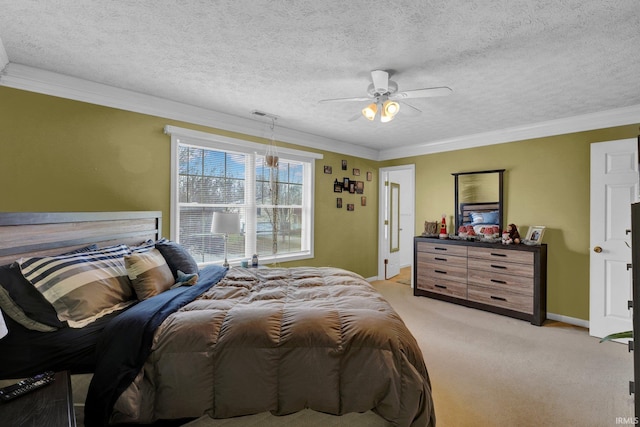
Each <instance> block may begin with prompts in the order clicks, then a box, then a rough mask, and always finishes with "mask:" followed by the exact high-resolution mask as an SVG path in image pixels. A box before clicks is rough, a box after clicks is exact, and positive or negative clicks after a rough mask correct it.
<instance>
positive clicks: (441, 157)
mask: <svg viewBox="0 0 640 427" xmlns="http://www.w3.org/2000/svg"><path fill="white" fill-rule="evenodd" d="M167 124H171V125H175V126H182V127H186V128H191V129H196V130H202V131H207V132H211V133H219V134H222V135H225V136H231V137H236V138H244V139H247V140H250V141H255V142H266V141H264V140H262V139H260V138H256V137H249V136H242V135H239V134H234V133H229V132H223V131H219V130H216V129H210V128H206V127H203V126H197V125H193V124H189V123H183V122H177V121H174V120H168V119H164V118H160V117H154V116H148V115H144V114H137V113H131V112H127V111H123V110H118V109H114V108H108V107H102V106H97V105H92V104H87V103H82V102H77V101H72V100H67V99H61V98H56V97H51V96H46V95H41V94H36V93H31V92H25V91H21V90H16V89H10V88H5V87H0V132H1V133H0V147H1V148H2V156H1V157H0V182H2V190H1V194H0V210H2V211H10V212H20V211H23V212H24V211H36V212H38V211H40V212H44V211H109V210H160V211H162V212H163V216H164V219H165V221H164V229H163V233H164V235H167V236H168V233H169V221H170V220H171V218H170V210H169V203H170V200H169V198H170V166H169V165H170V138H169V137H168V136H167V135H164V133H163V128H164V126H165V125H167ZM637 134H638V126H637V125H633V126H623V127H617V128H612V129H602V130H597V131H591V132H580V133H574V134H569V135H561V136H555V137H548V138H539V139H532V140H527V141H521V142H512V143H508V144H498V145H492V146H487V147H480V148H474V149H467V150H458V151H453V152H447V153H438V154H430V155H423V156H416V157H412V158H405V159H398V160H394V161H387V162H375V161H371V160H366V159H362V158H357V157H352V156H344V155H340V154H336V153H332V152H326V151H319V150H312V149H308V148H305V147H296V146H295V145H288V144H282V145H288V146H291V147H292V148H300V149H303V150H309V151H316V152H321V153H322V154H323V155H324V159H322V160H318V161H317V162H316V170H315V172H316V186H315V204H314V216H315V248H314V249H315V257H314V259H311V260H300V261H296V262H290V263H286V264H285V265H287V266H292V265H318V266H320V265H331V266H336V267H343V268H347V269H350V270H353V271H356V272H358V273H360V274H362V275H363V276H365V277H373V276H376V275H377V266H376V263H377V218H378V207H377V206H378V196H377V195H378V192H377V187H378V174H377V171H378V168H379V167H383V166H395V165H403V164H415V165H416V230H422V229H423V223H424V221H425V220H432V221H433V220H438V221H439V219H440V215H441V214H442V213H443V212H446V213H447V214H448V215H449V227H451V224H452V222H453V221H452V219H451V218H452V217H453V212H454V210H453V177H452V176H451V173H452V172H464V171H473V170H486V169H502V168H504V169H506V170H507V171H506V173H505V220H506V221H508V222H513V223H515V224H517V225H518V227H519V229H520V232H521V233H522V234H524V233H526V231H527V228H528V227H529V226H530V225H544V226H546V227H547V229H546V232H545V235H544V242H546V243H547V244H548V245H549V267H548V301H547V304H548V310H549V312H551V313H555V314H559V315H563V316H568V317H573V318H577V319H588V318H589V156H590V151H589V146H590V144H591V143H593V142H600V141H610V140H615V139H622V138H631V137H635V136H636V135H637ZM342 160H346V161H347V166H348V170H347V171H342V170H341V162H342ZM325 165H328V166H331V167H332V174H325V173H324V166H325ZM353 168H357V169H360V173H361V175H360V176H354V175H353ZM367 171H371V172H372V173H373V181H366V172H367ZM343 177H349V178H350V179H354V180H359V181H364V183H365V192H364V196H366V197H367V206H361V205H360V197H361V195H359V194H349V193H348V192H347V193H345V192H343V193H334V192H333V182H334V181H335V179H338V180H341V179H342V178H343ZM337 197H342V198H343V207H342V209H337V208H336V207H335V206H336V198H337ZM348 203H353V204H354V205H355V210H354V211H353V212H348V211H347V210H346V205H347V204H348Z"/></svg>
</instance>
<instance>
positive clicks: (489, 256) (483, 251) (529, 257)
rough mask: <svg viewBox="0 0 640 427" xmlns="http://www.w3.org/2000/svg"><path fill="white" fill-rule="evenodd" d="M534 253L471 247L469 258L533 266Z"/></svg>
mask: <svg viewBox="0 0 640 427" xmlns="http://www.w3.org/2000/svg"><path fill="white" fill-rule="evenodd" d="M533 255H534V254H533V252H526V251H520V250H513V249H511V250H509V249H494V248H477V247H469V258H480V259H486V260H491V261H506V262H519V263H522V264H533Z"/></svg>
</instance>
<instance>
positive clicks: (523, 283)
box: [469, 270, 534, 298]
mask: <svg viewBox="0 0 640 427" xmlns="http://www.w3.org/2000/svg"><path fill="white" fill-rule="evenodd" d="M469 284H470V285H480V286H485V287H489V288H494V289H502V290H505V291H510V292H517V293H521V294H525V295H528V296H529V297H530V298H531V297H532V296H533V288H534V280H533V277H529V276H519V275H515V274H503V273H495V272H493V271H484V270H469Z"/></svg>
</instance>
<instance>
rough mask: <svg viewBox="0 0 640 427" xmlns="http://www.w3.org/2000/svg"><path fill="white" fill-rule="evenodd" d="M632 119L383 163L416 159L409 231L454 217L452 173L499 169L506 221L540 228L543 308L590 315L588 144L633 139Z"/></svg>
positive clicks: (580, 316) (522, 229)
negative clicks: (544, 253) (544, 262)
mask: <svg viewBox="0 0 640 427" xmlns="http://www.w3.org/2000/svg"><path fill="white" fill-rule="evenodd" d="M637 135H638V125H632V126H623V127H617V128H610V129H601V130H596V131H590V132H579V133H573V134H567V135H559V136H554V137H547V138H538V139H531V140H526V141H520V142H512V143H507V144H498V145H491V146H486V147H480V148H473V149H466V150H458V151H450V152H446V153H438V154H431V155H424V156H417V157H411V158H405V159H397V160H394V161H388V162H384V164H383V166H396V165H402V164H415V165H416V230H423V229H424V225H423V224H424V221H425V220H430V221H439V220H440V218H441V215H442V213H443V212H446V213H447V215H448V217H449V227H451V225H452V224H453V215H454V195H453V190H454V185H453V184H454V179H453V176H452V175H451V173H453V172H468V171H474V170H475V171H478V170H490V169H506V172H505V194H504V202H505V223H515V224H516V225H517V226H518V230H519V231H520V234H521V235H522V236H523V237H524V236H525V235H526V232H527V229H528V227H529V226H531V225H544V226H546V230H545V234H544V239H543V242H544V243H547V244H548V270H547V274H548V276H547V286H548V290H547V309H548V311H549V312H550V313H554V314H559V315H562V316H568V317H573V318H576V319H585V320H588V319H589V250H590V249H589V179H590V178H589V176H590V144H591V143H594V142H602V141H611V140H616V139H624V138H635V137H636V136H637Z"/></svg>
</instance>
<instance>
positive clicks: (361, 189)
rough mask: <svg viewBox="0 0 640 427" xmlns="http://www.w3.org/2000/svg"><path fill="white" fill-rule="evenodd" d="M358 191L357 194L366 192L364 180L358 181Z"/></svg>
mask: <svg viewBox="0 0 640 427" xmlns="http://www.w3.org/2000/svg"><path fill="white" fill-rule="evenodd" d="M356 193H357V194H363V193H364V181H356Z"/></svg>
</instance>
